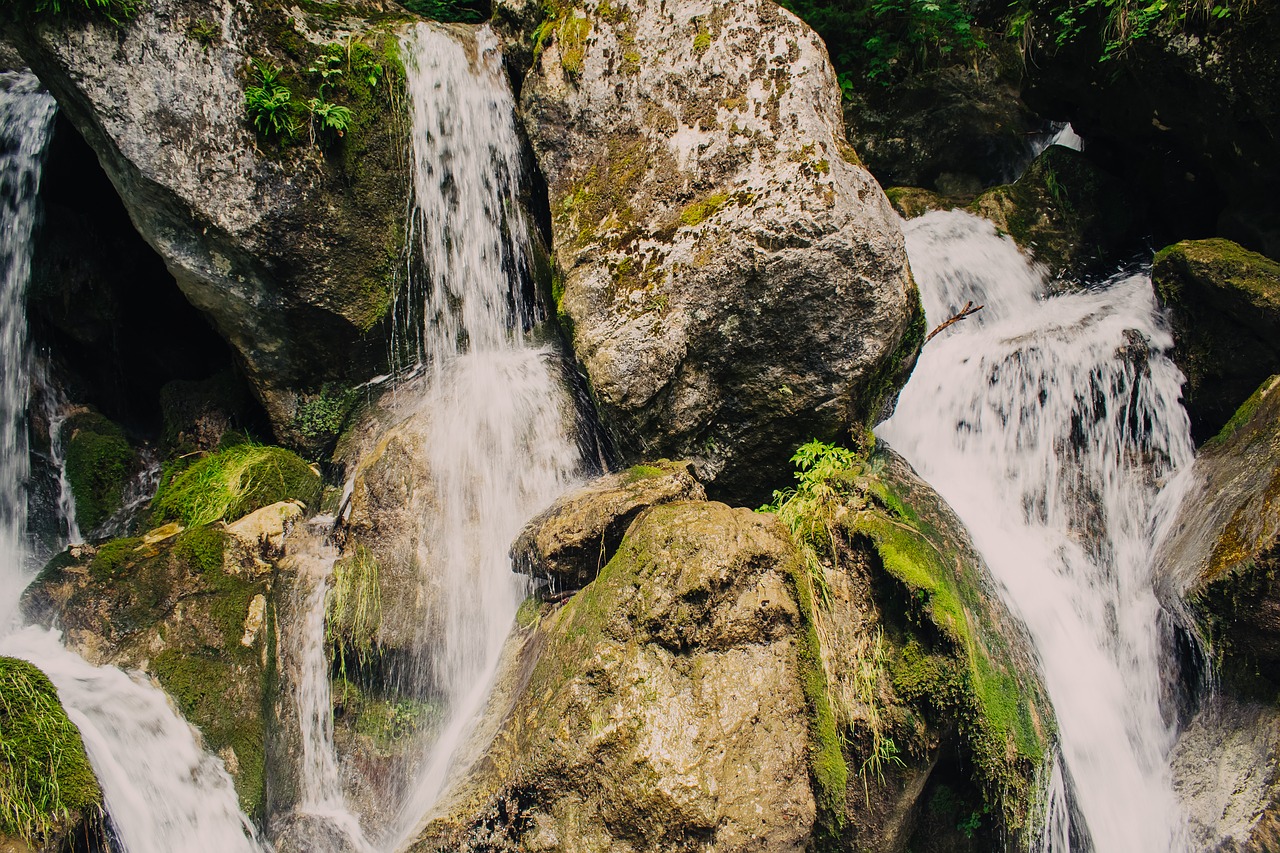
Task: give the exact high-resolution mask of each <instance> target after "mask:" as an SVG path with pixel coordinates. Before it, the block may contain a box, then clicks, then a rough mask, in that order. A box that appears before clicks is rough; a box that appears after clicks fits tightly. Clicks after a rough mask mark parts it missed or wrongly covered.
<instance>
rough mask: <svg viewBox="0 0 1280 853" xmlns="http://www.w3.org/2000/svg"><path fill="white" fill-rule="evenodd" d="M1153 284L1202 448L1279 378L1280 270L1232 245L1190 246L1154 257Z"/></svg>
mask: <svg viewBox="0 0 1280 853" xmlns="http://www.w3.org/2000/svg"><path fill="white" fill-rule="evenodd" d="M1151 277H1152V281H1153V283H1154V284H1155V288H1156V293H1157V294H1159V296H1160V301H1161V302H1163V303H1164V305H1165V306H1166V307H1167V308H1168V309H1169V316H1170V320H1171V322H1172V325H1173V336H1174V351H1173V360H1174V361H1175V362H1176V363H1177V365H1178V367H1180V368H1181V369H1182V372H1183V373H1184V374H1185V375H1186V377H1187V382H1186V385H1185V386H1184V388H1183V396H1184V401H1185V403H1186V406H1187V414H1189V415H1190V416H1191V434H1192V436H1193V437H1194V438H1195V439H1196V441H1197V443H1199V442H1203V441H1206V440H1208V439H1209V438H1211V437H1212V436H1213V435H1214V434H1215V433H1217V432H1218V431H1219V430H1220V429H1222V428H1223V426H1224V425H1225V424H1226V423H1227V422H1228V420H1229V419H1230V418H1231V417H1232V415H1233V413H1234V412H1235V411H1236V408H1237V407H1238V406H1240V405H1241V404H1242V403H1243V402H1244V401H1245V400H1246V399H1247V398H1248V397H1249V395H1250V394H1252V393H1253V391H1254V389H1255V388H1257V387H1258V384H1259V383H1260V382H1262V381H1263V380H1264V379H1266V378H1267V377H1268V376H1270V375H1271V374H1273V373H1277V372H1280V263H1276V262H1275V261H1273V260H1271V259H1269V258H1266V257H1264V256H1262V255H1259V254H1256V253H1254V252H1250V251H1247V250H1246V249H1242V248H1241V247H1240V246H1238V245H1236V244H1235V243H1232V242H1230V241H1229V240H1220V239H1212V240H1187V241H1184V242H1181V243H1177V244H1175V245H1172V246H1169V247H1167V248H1165V249H1163V250H1161V251H1160V252H1159V254H1157V255H1156V258H1155V263H1154V265H1153V266H1152V270H1151Z"/></svg>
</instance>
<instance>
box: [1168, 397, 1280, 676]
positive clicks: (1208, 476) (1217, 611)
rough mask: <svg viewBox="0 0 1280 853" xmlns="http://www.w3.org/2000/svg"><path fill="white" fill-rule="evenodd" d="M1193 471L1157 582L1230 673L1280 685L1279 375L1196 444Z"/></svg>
mask: <svg viewBox="0 0 1280 853" xmlns="http://www.w3.org/2000/svg"><path fill="white" fill-rule="evenodd" d="M1191 477H1192V481H1191V484H1190V485H1189V486H1188V489H1189V490H1188V492H1187V494H1186V496H1185V497H1184V498H1183V500H1182V503H1181V504H1180V507H1179V510H1178V515H1177V517H1176V518H1175V519H1174V521H1173V527H1172V528H1171V533H1170V535H1169V537H1168V539H1167V541H1166V542H1165V543H1164V545H1163V546H1162V548H1161V551H1160V553H1159V554H1158V555H1157V563H1156V566H1157V578H1158V579H1159V581H1160V585H1159V591H1160V593H1161V595H1162V597H1163V598H1164V599H1165V602H1166V604H1167V605H1170V606H1172V607H1177V608H1179V609H1182V608H1183V607H1184V606H1185V607H1188V608H1189V609H1190V613H1191V616H1192V617H1193V619H1194V621H1195V623H1196V624H1197V625H1198V627H1199V629H1200V631H1201V632H1202V633H1203V635H1204V637H1205V639H1206V640H1207V641H1208V642H1209V643H1210V645H1211V646H1212V648H1213V651H1214V654H1215V656H1216V657H1217V658H1218V660H1219V663H1220V667H1221V669H1222V670H1223V674H1224V676H1226V677H1227V678H1228V679H1229V680H1230V679H1232V678H1235V679H1237V680H1241V679H1242V680H1243V682H1242V685H1243V686H1244V687H1246V688H1248V689H1249V690H1252V689H1253V685H1254V684H1255V682H1257V681H1258V679H1259V677H1261V679H1263V680H1264V681H1263V683H1264V684H1265V683H1266V682H1270V683H1271V684H1272V685H1280V585H1277V581H1276V568H1277V565H1280V559H1278V557H1280V500H1278V498H1280V377H1272V378H1271V379H1269V380H1267V381H1266V382H1265V383H1264V384H1263V385H1262V387H1261V388H1259V389H1258V391H1257V393H1256V394H1255V395H1254V396H1253V397H1251V398H1250V399H1249V400H1248V401H1247V402H1246V403H1245V404H1244V406H1242V407H1241V409H1240V411H1239V412H1238V413H1237V416H1236V417H1235V418H1233V419H1232V422H1231V423H1230V424H1228V426H1227V428H1225V429H1224V430H1223V431H1222V433H1220V434H1219V435H1218V436H1217V437H1216V438H1214V439H1213V440H1211V441H1209V442H1207V443H1206V444H1205V445H1204V447H1203V448H1201V451H1200V454H1199V456H1197V458H1196V461H1195V466H1194V467H1193V468H1192V471H1191ZM1184 602H1185V605H1184ZM1267 689H1268V690H1273V689H1274V687H1271V688H1267Z"/></svg>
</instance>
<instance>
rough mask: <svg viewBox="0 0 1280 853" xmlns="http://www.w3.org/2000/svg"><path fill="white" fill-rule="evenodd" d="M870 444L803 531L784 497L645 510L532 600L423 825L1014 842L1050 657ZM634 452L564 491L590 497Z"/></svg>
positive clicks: (936, 503)
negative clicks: (464, 759) (538, 601)
mask: <svg viewBox="0 0 1280 853" xmlns="http://www.w3.org/2000/svg"><path fill="white" fill-rule="evenodd" d="M877 460H879V461H876V462H875V463H874V468H875V471H874V472H873V471H872V469H871V468H870V467H868V468H866V469H858V470H854V469H853V468H850V469H849V470H847V471H846V472H844V473H843V474H842V475H841V476H840V478H839V479H838V480H835V481H832V482H829V483H828V484H827V485H828V486H829V487H830V489H831V490H832V491H831V492H824V494H834V495H837V496H838V497H837V498H836V503H835V504H834V505H833V506H830V507H828V508H829V509H830V511H831V515H829V516H823V517H822V518H806V519H800V520H798V521H797V523H796V526H795V528H794V529H799V530H800V531H802V533H803V534H804V535H803V536H802V537H801V539H800V540H799V541H800V544H799V546H798V545H797V540H796V539H795V538H793V535H792V533H791V532H790V531H789V530H788V529H787V527H786V525H785V524H784V523H782V521H780V519H788V518H793V517H791V516H788V515H787V512H786V511H780V513H779V515H778V516H774V515H772V514H769V513H751V512H749V511H747V510H744V509H730V508H729V507H727V506H725V505H723V504H719V503H706V502H693V501H681V500H677V501H674V502H672V503H664V504H660V505H657V506H652V507H649V508H647V509H644V510H643V511H641V512H640V514H639V515H638V516H636V517H635V519H634V521H632V522H631V525H630V527H629V528H628V529H627V531H626V534H625V536H624V537H623V538H622V541H621V543H620V545H619V546H618V547H617V551H616V553H614V554H613V555H612V557H611V558H610V559H609V561H608V563H607V564H606V565H605V566H604V567H603V568H602V569H600V570H599V573H598V575H596V576H594V579H592V580H591V582H590V583H588V584H587V585H586V586H585V587H584V588H583V589H582V590H581V591H580V592H578V593H576V594H575V595H574V596H573V597H571V598H570V599H569V600H568V601H567V603H564V604H563V605H557V604H550V603H544V604H542V605H541V609H540V611H539V612H538V614H537V615H536V616H531V615H527V616H526V618H525V619H524V620H522V622H521V624H522V625H523V626H524V627H523V628H522V629H521V630H520V631H519V632H518V633H517V635H516V637H515V639H514V640H513V641H512V643H511V645H510V646H509V648H508V654H507V660H506V663H505V665H504V667H503V672H504V675H503V676H502V677H501V678H500V681H499V684H498V687H497V688H496V689H495V693H494V697H495V698H494V699H492V700H491V705H490V708H489V710H488V712H487V713H486V715H485V720H484V721H483V722H482V723H481V726H480V730H481V731H484V732H485V734H484V736H483V737H482V738H480V739H479V740H482V741H483V743H482V744H481V746H480V747H479V748H478V750H477V753H476V754H475V755H473V756H472V757H471V759H470V761H471V763H470V765H469V769H468V772H467V774H466V775H465V776H464V777H463V779H462V780H461V781H460V782H459V783H458V784H457V785H456V786H455V787H454V788H453V789H451V790H450V791H449V792H447V793H446V795H445V797H444V799H443V800H442V802H441V804H440V805H439V806H438V808H437V811H436V814H435V815H434V817H433V819H432V820H430V821H429V823H428V825H427V827H426V829H425V831H424V832H423V833H422V835H421V836H420V838H419V839H418V841H417V842H416V844H415V845H414V847H413V848H412V849H414V850H415V851H437V850H448V851H481V850H484V851H516V850H538V851H569V850H573V851H596V850H599V851H604V850H618V849H628V850H633V851H649V850H652V851H659V850H664V851H665V850H675V849H693V848H695V847H696V849H699V850H704V851H742V850H761V851H764V850H769V851H774V850H814V849H816V850H848V849H869V850H900V849H907V848H910V849H931V850H967V849H987V850H996V849H1005V848H1006V847H1007V848H1008V849H1010V850H1012V849H1016V847H1017V845H1018V844H1019V843H1020V842H1019V838H1021V833H1022V832H1023V831H1024V830H1025V829H1026V828H1027V827H1028V825H1029V824H1028V817H1029V809H1030V808H1031V799H1032V791H1033V782H1034V779H1035V777H1036V773H1037V770H1038V768H1039V766H1040V762H1041V760H1042V758H1043V755H1044V754H1045V750H1046V749H1047V748H1048V744H1049V742H1050V740H1051V739H1052V737H1053V719H1052V716H1051V711H1050V708H1049V706H1048V703H1047V701H1046V700H1045V694H1044V691H1043V688H1042V687H1041V686H1040V683H1039V679H1038V677H1037V675H1036V671H1035V665H1034V661H1033V659H1032V657H1031V656H1030V654H1029V653H1028V650H1027V649H1028V647H1027V646H1026V644H1025V640H1024V639H1023V638H1022V635H1021V633H1020V631H1019V629H1018V628H1017V626H1016V625H1015V624H1014V623H1013V621H1012V620H1011V618H1010V617H1009V615H1008V614H1007V613H1006V612H1005V611H1004V610H1003V608H1002V607H1001V606H1000V604H999V602H998V599H996V598H993V597H991V596H990V595H989V594H988V584H989V579H988V578H987V576H986V575H985V573H984V572H985V570H984V569H983V567H982V564H981V561H980V560H979V559H978V558H977V557H976V556H975V555H974V554H973V551H972V548H971V546H969V545H968V544H967V538H966V537H965V534H964V531H963V527H961V526H960V525H959V522H957V521H955V519H954V516H952V515H951V514H950V512H949V511H948V510H947V509H946V507H945V506H944V505H943V504H942V503H941V501H940V499H938V498H937V496H936V495H934V494H933V493H932V492H931V491H930V490H929V489H928V487H927V486H925V485H924V484H923V483H921V482H920V481H919V480H918V479H917V478H915V477H914V475H913V474H911V472H910V469H909V468H907V467H906V465H905V463H902V462H901V461H900V460H897V459H896V458H894V457H891V456H883V455H882V456H879V457H877ZM619 476H620V475H614V477H610V478H605V479H604V480H602V481H599V482H597V483H595V484H591V485H588V486H587V487H584V488H583V489H582V490H580V491H579V492H577V493H574V494H571V495H569V496H566V498H565V499H564V500H563V501H562V502H561V504H562V506H563V507H577V508H578V514H577V515H576V516H575V517H577V518H584V517H585V516H586V515H587V514H588V513H589V509H588V507H587V502H588V501H589V499H590V497H591V496H592V495H595V494H600V493H602V492H603V493H604V494H610V495H617V494H618V491H617V490H618V488H619V486H618V477H619ZM611 507H612V508H611ZM617 517H618V510H617V506H616V505H615V504H611V503H610V502H607V501H606V502H605V505H604V506H603V508H602V509H601V511H600V513H599V515H598V517H596V518H595V519H594V520H593V521H592V523H590V524H586V523H583V524H581V525H580V526H581V527H584V528H588V529H592V530H600V529H604V528H605V527H606V525H607V522H608V521H610V520H612V519H615V518H617ZM793 520H794V519H793ZM561 522H562V517H561V515H560V514H558V513H556V512H554V511H553V512H549V513H547V514H545V515H544V516H543V517H542V518H541V520H540V521H539V522H538V523H537V524H534V525H531V526H530V529H529V530H527V531H526V538H527V539H528V540H530V541H532V542H539V541H549V536H543V531H541V530H539V529H538V527H539V525H542V526H545V527H546V528H547V530H546V533H547V534H548V535H549V534H550V533H552V532H555V531H557V530H560V529H561ZM791 523H792V521H790V520H788V521H786V524H791ZM828 525H829V526H828ZM824 530H833V531H835V532H834V533H833V535H832V538H831V539H830V540H827V544H826V545H825V546H824V545H822V543H821V542H818V543H816V544H815V542H814V541H812V540H810V539H809V538H807V537H808V536H809V534H811V533H815V532H816V531H824ZM824 548H825V549H826V550H823V549H824ZM832 549H834V550H832ZM582 556H587V555H584V554H578V555H577V557H582ZM575 559H577V558H576V557H575ZM587 568H588V570H589V571H587V572H585V574H594V572H595V562H594V560H588V561H587ZM820 591H821V592H820ZM966 820H968V821H970V825H969V829H968V831H967V832H968V836H969V837H966V836H965V835H964V834H962V833H961V831H960V830H959V829H957V827H958V825H959V824H960V823H961V822H964V821H966ZM974 845H976V846H974Z"/></svg>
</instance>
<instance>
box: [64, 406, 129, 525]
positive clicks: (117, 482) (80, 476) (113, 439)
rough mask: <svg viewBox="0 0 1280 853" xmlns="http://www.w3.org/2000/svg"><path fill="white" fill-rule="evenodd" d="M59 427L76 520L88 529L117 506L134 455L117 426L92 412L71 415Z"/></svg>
mask: <svg viewBox="0 0 1280 853" xmlns="http://www.w3.org/2000/svg"><path fill="white" fill-rule="evenodd" d="M62 431H63V437H64V442H65V446H66V448H67V453H66V473H67V482H68V483H69V484H70V486H71V495H72V497H74V498H75V503H76V523H77V524H78V525H79V526H80V528H81V529H82V530H84V531H85V532H89V531H92V530H95V529H97V528H98V527H100V526H101V525H102V524H103V522H105V521H106V520H107V519H108V518H110V517H111V514H112V513H114V512H115V511H116V510H117V509H119V508H120V505H121V503H122V502H123V499H124V489H125V485H126V484H127V482H128V480H129V477H130V475H132V474H133V472H134V471H135V470H136V469H137V467H138V455H137V453H135V452H134V449H133V447H132V446H130V444H129V442H128V440H127V439H126V438H125V435H124V432H123V431H122V430H121V429H120V427H119V426H117V425H116V424H114V423H112V422H111V421H109V420H107V419H106V418H104V417H102V416H101V415H98V414H95V413H92V412H87V413H82V414H79V415H75V416H73V417H71V418H70V419H68V420H67V422H66V423H65V424H63V427H62Z"/></svg>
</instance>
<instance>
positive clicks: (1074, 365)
mask: <svg viewBox="0 0 1280 853" xmlns="http://www.w3.org/2000/svg"><path fill="white" fill-rule="evenodd" d="M905 229H906V234H907V252H908V255H909V257H910V260H911V265H912V268H913V270H914V272H915V275H916V279H917V281H918V282H919V285H920V290H921V296H922V298H923V300H924V304H925V312H926V315H927V316H928V318H929V321H930V323H933V324H937V323H940V322H941V321H943V320H944V319H946V318H948V317H950V316H952V315H954V314H955V313H957V312H958V311H959V310H960V309H961V308H962V307H963V306H964V304H965V303H966V302H967V301H969V300H973V301H974V303H975V304H980V305H985V307H984V308H983V309H982V310H981V311H980V312H978V313H977V314H976V315H974V316H971V317H969V318H968V319H966V320H964V321H963V322H962V323H959V324H957V325H956V326H954V327H953V328H951V329H949V330H947V331H946V332H945V333H943V335H941V336H939V337H938V338H936V339H934V340H933V341H932V342H930V344H929V345H928V347H926V349H925V350H924V353H923V354H922V356H921V358H920V361H919V364H918V365H917V367H916V369H915V372H914V374H913V375H912V378H911V381H910V382H909V384H908V385H907V387H906V388H905V389H904V391H903V393H902V396H901V399H900V401H899V403H898V407H897V410H896V411H895V413H894V415H893V417H892V418H890V419H889V420H888V421H886V422H884V423H883V424H881V425H880V426H879V427H878V428H877V434H878V435H880V436H881V437H883V438H884V439H885V440H887V441H888V442H889V443H890V444H892V445H893V447H894V448H896V449H897V450H898V451H899V452H900V453H902V454H903V455H904V456H905V457H906V458H907V459H908V460H910V462H911V463H912V465H913V466H915V468H916V470H917V471H918V472H919V473H920V474H921V476H923V477H924V478H925V479H926V480H927V481H928V482H929V483H930V484H932V485H933V486H934V488H936V489H937V490H938V492H939V493H940V494H941V495H942V496H943V497H944V498H945V499H946V500H947V502H948V503H950V505H951V506H952V507H954V508H955V510H956V512H957V513H958V514H959V516H960V517H961V519H962V520H963V521H964V522H965V524H966V525H967V526H968V528H969V531H970V533H971V534H972V536H973V539H974V543H975V545H976V546H977V548H978V550H979V551H980V552H981V553H982V555H983V557H984V558H985V559H986V562H987V563H988V565H989V566H990V567H991V570H992V572H993V573H994V575H995V577H996V579H997V582H998V583H999V585H1000V586H1001V587H1002V590H1003V595H1004V597H1005V598H1006V600H1007V602H1008V604H1009V606H1010V608H1011V609H1012V610H1013V611H1014V612H1015V613H1017V614H1018V615H1019V616H1020V617H1021V618H1022V619H1023V621H1024V622H1025V623H1026V625H1027V627H1028V629H1029V631H1030V633H1031V635H1032V637H1033V641H1034V643H1035V646H1036V650H1037V653H1038V655H1039V658H1040V661H1041V665H1042V668H1043V672H1044V677H1045V683H1046V686H1047V688H1048V690H1049V694H1050V697H1051V699H1052V701H1053V705H1054V708H1055V711H1056V713H1057V718H1058V726H1059V733H1060V738H1061V760H1062V762H1063V764H1064V766H1063V767H1055V768H1054V769H1053V779H1052V780H1051V783H1050V786H1049V792H1050V796H1051V797H1053V796H1054V792H1055V791H1056V792H1057V794H1056V797H1055V799H1056V801H1055V802H1051V803H1050V804H1049V818H1050V819H1049V821H1048V824H1049V825H1048V826H1047V827H1046V832H1045V839H1044V845H1043V846H1044V848H1045V849H1046V850H1047V851H1052V853H1066V852H1067V850H1069V849H1070V845H1071V843H1072V842H1071V841H1069V839H1080V841H1078V842H1076V843H1077V845H1078V846H1079V847H1081V848H1084V849H1092V850H1094V851H1096V853H1144V851H1149V853H1170V851H1182V850H1187V849H1188V841H1187V838H1186V831H1185V818H1184V817H1183V815H1182V813H1181V812H1180V809H1179V805H1178V803H1177V800H1176V797H1175V795H1174V792H1173V790H1172V785H1171V779H1170V770H1169V752H1170V749H1171V747H1172V744H1173V740H1174V734H1175V733H1174V729H1173V725H1172V722H1171V721H1170V720H1169V719H1168V717H1167V716H1166V714H1165V712H1164V710H1163V709H1162V706H1161V698H1162V693H1163V692H1164V690H1165V683H1164V681H1163V680H1162V675H1161V666H1160V664H1161V659H1162V655H1163V654H1164V650H1163V648H1162V642H1161V638H1162V630H1161V628H1160V625H1159V617H1160V607H1159V604H1158V603H1157V600H1156V596H1155V594H1154V592H1153V590H1152V584H1151V576H1150V570H1151V565H1150V564H1151V552H1152V546H1153V543H1152V539H1153V536H1154V533H1153V531H1154V530H1155V529H1156V527H1157V525H1158V522H1159V518H1157V517H1156V516H1157V515H1158V514H1159V513H1158V511H1157V508H1158V507H1163V508H1165V510H1164V511H1167V508H1168V507H1170V506H1173V505H1174V504H1176V501H1173V500H1161V501H1157V496H1158V495H1159V493H1160V490H1161V488H1162V486H1163V485H1164V484H1165V483H1167V482H1169V481H1171V480H1172V479H1173V475H1174V474H1175V473H1176V472H1177V471H1179V470H1181V469H1183V468H1185V467H1186V466H1187V465H1188V464H1189V463H1190V462H1191V459H1192V453H1193V447H1192V443H1191V439H1190V433H1189V424H1188V420H1187V416H1186V414H1185V412H1184V411H1183V409H1182V407H1181V405H1180V403H1179V397H1180V385H1181V382H1182V376H1181V374H1180V373H1179V372H1178V370H1177V368H1176V367H1175V366H1174V365H1173V363H1172V362H1171V361H1169V359H1168V358H1167V356H1166V355H1165V353H1166V352H1167V351H1168V350H1169V349H1170V348H1171V347H1172V343H1173V341H1172V337H1171V335H1170V333H1169V331H1168V330H1167V329H1166V327H1165V325H1164V324H1163V322H1162V319H1161V316H1160V313H1159V310H1158V307H1157V304H1156V300H1155V296H1154V294H1153V293H1152V288H1151V282H1150V279H1149V277H1148V276H1147V275H1146V274H1132V275H1121V276H1117V277H1116V278H1114V279H1112V280H1111V281H1109V282H1107V283H1106V285H1105V286H1102V287H1099V288H1096V289H1089V290H1083V291H1080V292H1074V293H1064V294H1060V295H1056V296H1048V295H1047V290H1046V287H1045V283H1044V280H1043V278H1042V276H1041V274H1040V273H1039V271H1038V270H1037V269H1036V268H1035V267H1033V266H1032V265H1030V264H1028V263H1027V262H1026V261H1025V260H1024V259H1023V258H1022V257H1021V255H1020V254H1019V253H1018V251H1017V249H1016V247H1015V246H1014V244H1013V243H1012V241H1010V240H1009V239H1008V238H1007V237H1000V236H997V234H996V232H995V229H994V227H993V226H992V225H991V224H990V223H988V222H986V221H984V220H981V219H978V218H976V217H973V216H970V215H969V214H966V213H961V212H955V211H953V212H935V213H930V214H927V215H926V216H923V217H920V218H919V219H915V220H912V221H911V222H908V223H906V225H905ZM1064 778H1065V779H1066V780H1070V781H1069V784H1068V783H1066V782H1065V781H1064ZM1068 788H1069V789H1070V792H1071V797H1072V798H1073V805H1074V806H1075V808H1072V809H1070V810H1068V809H1067V808H1066V804H1065V803H1064V802H1063V800H1062V798H1063V796H1065V793H1066V791H1067V790H1068ZM1074 816H1078V819H1079V821H1080V822H1082V823H1083V825H1079V824H1077V825H1074V826H1068V824H1069V823H1070V821H1071V818H1072V817H1074ZM1090 845H1091V846H1090Z"/></svg>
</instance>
